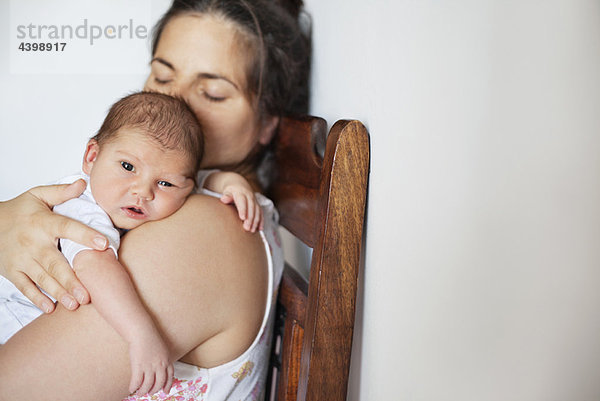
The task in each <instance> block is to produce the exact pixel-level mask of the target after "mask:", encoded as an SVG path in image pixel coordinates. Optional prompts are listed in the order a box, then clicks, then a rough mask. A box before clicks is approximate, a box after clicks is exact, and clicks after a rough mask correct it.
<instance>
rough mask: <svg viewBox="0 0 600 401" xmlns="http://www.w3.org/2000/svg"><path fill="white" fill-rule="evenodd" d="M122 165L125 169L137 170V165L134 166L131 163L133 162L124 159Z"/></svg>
mask: <svg viewBox="0 0 600 401" xmlns="http://www.w3.org/2000/svg"><path fill="white" fill-rule="evenodd" d="M121 166H122V167H123V168H124V169H125V170H127V171H134V170H135V167H133V164H131V163H128V162H125V161H122V162H121Z"/></svg>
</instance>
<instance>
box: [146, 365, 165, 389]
mask: <svg viewBox="0 0 600 401" xmlns="http://www.w3.org/2000/svg"><path fill="white" fill-rule="evenodd" d="M166 381H167V370H166V367H165V369H159V370H157V371H156V372H155V377H154V386H152V388H151V389H150V391H149V394H155V393H158V392H159V391H160V390H162V389H163V387H165V383H166Z"/></svg>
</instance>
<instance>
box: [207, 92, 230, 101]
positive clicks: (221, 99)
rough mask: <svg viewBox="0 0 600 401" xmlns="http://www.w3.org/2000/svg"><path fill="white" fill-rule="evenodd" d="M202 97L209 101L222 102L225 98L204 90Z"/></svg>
mask: <svg viewBox="0 0 600 401" xmlns="http://www.w3.org/2000/svg"><path fill="white" fill-rule="evenodd" d="M204 97H205V98H206V99H207V100H209V101H211V102H222V101H223V100H225V99H226V98H225V97H217V96H211V95H209V94H208V93H206V92H204Z"/></svg>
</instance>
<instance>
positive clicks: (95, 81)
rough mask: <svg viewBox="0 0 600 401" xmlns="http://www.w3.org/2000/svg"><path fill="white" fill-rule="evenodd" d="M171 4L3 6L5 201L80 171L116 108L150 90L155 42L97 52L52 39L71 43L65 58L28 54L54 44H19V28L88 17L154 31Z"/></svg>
mask: <svg viewBox="0 0 600 401" xmlns="http://www.w3.org/2000/svg"><path fill="white" fill-rule="evenodd" d="M169 3H170V1H169V0H152V1H147V0H132V1H128V2H120V1H116V0H110V1H103V2H98V1H96V0H52V1H51V2H49V1H45V0H10V1H7V0H1V1H0V26H2V27H3V29H2V30H0V53H1V54H3V57H0V88H1V91H0V136H1V139H2V145H1V146H0V201H2V200H7V199H10V198H12V197H14V196H16V195H18V194H20V193H21V192H23V191H24V190H26V189H28V188H31V187H32V186H35V185H40V184H46V183H50V182H52V181H54V180H56V179H58V178H60V177H62V176H65V175H68V174H71V173H73V172H76V171H77V170H79V169H80V168H81V161H82V157H83V151H84V150H85V144H86V142H87V140H88V139H89V138H90V137H91V136H93V135H94V134H95V133H96V131H97V130H98V128H100V124H101V123H102V120H103V119H104V116H105V115H106V112H107V111H108V108H109V107H110V105H111V104H112V103H114V102H115V101H116V100H117V99H119V98H121V97H122V96H124V95H125V94H127V93H130V92H132V91H135V90H140V89H141V88H142V86H143V83H144V79H145V77H146V75H147V72H148V71H149V67H148V63H149V61H150V52H149V47H150V45H149V40H143V39H142V40H140V39H137V38H134V39H130V38H129V37H128V36H127V35H126V34H125V32H126V31H123V35H122V39H112V40H97V41H96V42H95V43H93V45H92V46H90V45H89V44H88V43H89V42H88V40H83V39H77V38H73V39H72V40H51V42H67V45H66V47H65V49H64V51H63V52H56V51H52V52H20V51H19V50H17V49H18V45H19V44H20V43H21V42H46V41H47V40H43V41H40V40H27V39H25V40H18V39H17V34H18V31H17V30H16V27H17V25H28V24H30V23H32V24H36V25H48V26H49V25H53V24H54V25H57V26H60V25H72V26H75V27H76V26H79V25H82V24H83V20H84V19H87V20H88V25H92V24H96V25H98V26H100V25H102V26H103V27H105V26H107V25H109V24H112V25H118V24H127V23H128V21H129V19H133V20H134V22H135V24H136V25H144V26H146V27H147V28H148V29H150V28H151V27H152V25H153V24H154V22H155V21H156V20H157V19H158V16H159V15H161V14H162V13H163V12H164V10H165V9H166V8H167V6H168V5H169ZM88 29H89V28H88ZM42 32H43V33H45V34H48V32H49V30H48V29H47V30H45V31H42ZM34 35H35V36H37V34H36V32H35V31H34ZM24 71H27V73H24ZM57 138H58V139H60V141H58V140H57Z"/></svg>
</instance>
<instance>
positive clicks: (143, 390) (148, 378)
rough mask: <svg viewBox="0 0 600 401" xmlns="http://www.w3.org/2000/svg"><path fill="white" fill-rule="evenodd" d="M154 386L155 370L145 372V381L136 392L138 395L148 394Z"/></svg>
mask: <svg viewBox="0 0 600 401" xmlns="http://www.w3.org/2000/svg"><path fill="white" fill-rule="evenodd" d="M153 386H154V373H153V372H145V373H144V381H143V382H142V385H141V386H140V388H139V389H138V391H136V394H137V395H146V394H148V393H150V390H151V389H152V387H153Z"/></svg>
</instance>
